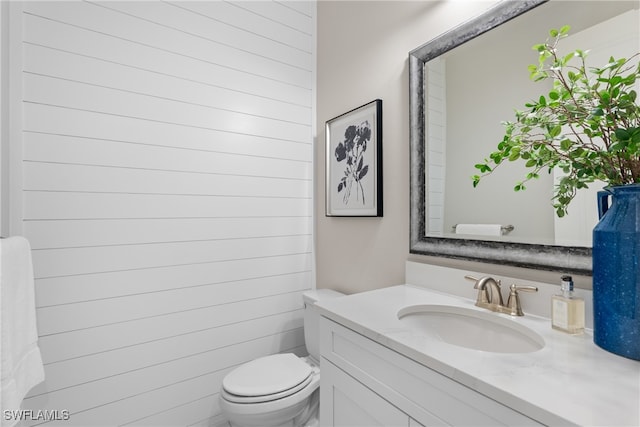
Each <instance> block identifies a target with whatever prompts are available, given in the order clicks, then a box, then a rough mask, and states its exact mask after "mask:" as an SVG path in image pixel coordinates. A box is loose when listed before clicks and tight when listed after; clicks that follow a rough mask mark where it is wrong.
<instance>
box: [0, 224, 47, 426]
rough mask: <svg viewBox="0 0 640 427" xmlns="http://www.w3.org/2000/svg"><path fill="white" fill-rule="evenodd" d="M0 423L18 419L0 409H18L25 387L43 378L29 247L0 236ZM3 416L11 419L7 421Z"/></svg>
mask: <svg viewBox="0 0 640 427" xmlns="http://www.w3.org/2000/svg"><path fill="white" fill-rule="evenodd" d="M0 314H1V316H0V323H1V324H2V327H1V332H2V337H0V353H1V354H2V365H0V373H1V375H0V381H1V385H2V389H1V393H2V394H1V395H0V396H2V397H1V401H0V403H1V405H0V406H1V407H2V410H3V413H2V414H0V416H1V420H2V421H0V423H1V424H2V426H3V427H5V426H13V425H14V424H15V423H16V422H17V421H18V420H16V419H13V418H14V417H5V412H4V411H7V410H9V411H12V410H18V409H20V405H21V404H22V399H23V398H24V396H25V395H26V394H27V393H28V392H29V390H30V389H31V388H32V387H33V386H35V385H36V384H38V383H40V382H42V381H43V380H44V367H43V365H42V357H41V355H40V348H39V347H38V331H37V327H36V306H35V289H34V281H33V262H32V261H31V247H30V246H29V242H28V241H27V239H25V238H24V237H17V236H16V237H9V238H7V239H0ZM5 418H11V419H9V420H7V419H5Z"/></svg>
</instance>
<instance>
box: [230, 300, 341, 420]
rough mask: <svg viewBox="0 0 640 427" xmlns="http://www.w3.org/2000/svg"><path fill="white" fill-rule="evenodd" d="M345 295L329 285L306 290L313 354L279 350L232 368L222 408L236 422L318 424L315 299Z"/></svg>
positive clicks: (309, 346) (307, 331)
mask: <svg viewBox="0 0 640 427" xmlns="http://www.w3.org/2000/svg"><path fill="white" fill-rule="evenodd" d="M342 295H343V294H341V293H339V292H336V291H332V290H329V289H320V290H317V291H309V292H305V294H304V302H305V313H304V328H305V341H306V345H307V349H308V350H309V353H310V355H309V356H308V357H298V356H296V355H295V354H293V353H283V354H273V355H270V356H265V357H261V358H258V359H255V360H252V361H251V362H248V363H245V364H243V365H241V366H239V367H238V368H236V369H234V370H233V371H231V372H230V373H229V374H227V376H226V377H225V378H224V379H223V381H222V388H221V391H220V409H221V411H222V413H223V415H224V416H226V418H227V419H228V420H229V422H230V423H231V425H232V426H233V427H316V426H318V407H319V386H320V367H319V363H318V362H317V360H318V359H319V357H320V355H319V354H318V353H319V350H318V342H317V341H318V340H319V337H318V327H319V325H318V323H319V314H318V313H317V311H316V310H315V307H314V306H313V303H314V302H316V301H317V300H318V299H321V298H334V297H337V296H342Z"/></svg>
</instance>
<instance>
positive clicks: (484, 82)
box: [409, 0, 640, 275]
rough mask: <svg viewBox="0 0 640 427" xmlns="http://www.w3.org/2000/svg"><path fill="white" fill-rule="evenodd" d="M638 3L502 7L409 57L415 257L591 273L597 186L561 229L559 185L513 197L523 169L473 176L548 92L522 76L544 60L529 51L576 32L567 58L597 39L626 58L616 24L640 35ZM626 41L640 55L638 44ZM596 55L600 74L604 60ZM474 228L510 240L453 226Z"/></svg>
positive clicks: (538, 184) (532, 2)
mask: <svg viewBox="0 0 640 427" xmlns="http://www.w3.org/2000/svg"><path fill="white" fill-rule="evenodd" d="M639 3H640V2H638V1H582V0H572V1H566V0H564V1H562V0H551V1H548V0H521V1H513V0H505V1H502V2H500V3H497V4H496V5H495V6H494V7H493V8H491V9H489V10H488V11H487V12H485V13H483V14H482V15H480V16H478V17H476V18H474V19H472V20H471V21H468V22H466V23H464V24H462V25H460V26H458V27H456V28H454V29H452V30H451V31H449V32H447V33H444V34H443V35H441V36H439V37H437V38H436V39H434V40H432V41H430V42H428V43H426V44H424V45H422V46H420V47H418V48H416V49H414V50H413V51H411V52H410V53H409V67H410V68H409V80H410V126H411V127H410V133H411V213H410V215H411V236H410V244H411V248H410V251H411V253H415V254H424V255H434V256H444V257H452V258H463V259H471V260H477V261H486V262H492V263H501V264H510V265H516V266H521V267H529V268H537V269H546V270H558V271H566V272H574V273H580V274H587V275H589V274H591V247H590V246H591V242H590V238H591V230H592V228H593V225H595V222H596V221H597V209H596V206H595V195H594V194H593V193H594V192H595V191H597V190H598V189H600V188H601V186H597V185H592V186H591V187H592V188H591V189H590V191H591V193H589V192H588V191H585V192H583V193H581V194H579V198H578V199H576V200H575V201H574V203H572V205H571V206H570V207H569V215H568V216H567V217H565V218H563V219H561V220H560V219H558V218H556V217H555V213H554V209H553V207H552V204H551V197H552V194H553V179H554V177H553V175H549V176H541V178H540V179H539V180H536V181H533V182H530V183H529V184H528V185H527V190H525V191H521V192H517V193H516V192H514V191H513V186H514V185H515V183H516V181H517V180H520V179H522V177H523V176H524V173H523V171H524V167H523V166H522V165H517V164H516V163H513V164H507V165H506V166H508V168H512V170H511V171H509V172H505V175H499V174H498V173H497V172H496V173H495V174H494V175H492V176H489V177H486V178H485V179H483V181H482V182H481V183H480V185H479V187H478V188H476V189H473V187H472V185H471V178H470V177H471V175H473V174H475V173H477V171H476V170H475V169H474V167H473V165H474V164H475V163H479V162H481V161H482V160H483V159H484V158H485V157H487V156H488V155H489V153H490V152H491V151H493V150H494V149H495V147H496V145H497V143H498V142H499V141H500V140H501V139H502V135H503V127H502V125H501V121H503V120H512V119H513V117H514V115H513V110H514V109H523V108H524V107H523V106H524V103H525V102H527V101H529V100H530V99H532V97H537V95H539V94H540V93H543V92H544V91H545V90H546V89H545V88H544V87H541V86H540V83H533V82H531V81H530V80H529V74H528V71H527V68H526V67H527V65H528V64H532V63H535V62H536V61H537V59H536V53H535V52H534V51H533V50H531V49H530V48H531V46H533V45H534V44H536V43H540V42H542V41H544V39H545V38H546V36H547V34H548V30H549V29H551V28H560V27H561V26H563V25H570V26H571V27H572V30H571V32H570V34H571V36H570V37H569V38H568V39H566V40H567V41H565V40H563V42H562V43H564V44H563V45H561V46H560V48H561V49H567V50H568V51H570V50H573V49H577V48H580V49H591V43H592V41H593V40H598V42H597V43H600V44H602V46H600V48H601V49H602V50H603V51H604V52H606V53H607V54H608V55H614V56H616V57H621V56H628V54H627V53H626V52H628V51H625V52H622V53H621V52H619V51H616V50H615V47H616V46H618V45H620V44H621V43H619V41H618V40H615V37H621V36H619V35H617V34H614V35H611V34H610V33H613V31H608V28H614V29H615V31H618V30H617V29H618V28H621V27H625V25H624V24H620V22H619V21H612V20H613V19H627V20H628V19H632V20H633V21H631V22H632V23H631V25H629V27H635V28H636V29H637V28H638V27H639V25H638V10H637V9H638V4H639ZM621 17H624V18H621ZM603 21H604V22H603ZM612 22H613V23H612ZM624 22H629V21H624ZM635 31H637V30H635ZM599 32H600V33H599ZM601 32H606V33H607V36H606V37H604V36H602V35H601ZM574 34H575V36H574ZM627 36H628V38H630V40H632V41H631V43H632V44H635V45H634V46H631V48H632V49H635V51H634V52H638V51H639V50H640V49H638V46H637V44H638V36H637V33H635V34H632V35H630V36H629V35H627ZM607 37H613V38H614V40H611V41H607V40H608V39H607ZM569 39H572V40H569ZM601 40H604V41H601ZM597 43H596V44H597ZM585 44H588V45H589V46H585ZM590 55H591V54H590ZM593 55H595V56H594V57H593V61H594V64H597V65H601V64H599V62H601V61H606V60H607V59H608V55H607V56H606V59H601V58H599V57H598V56H597V54H596V53H594V54H593ZM520 57H522V59H520ZM590 59H591V58H590ZM492 76H493V77H496V78H497V80H490V77H492ZM474 79H480V80H476V81H474ZM544 84H546V82H545V83H544ZM549 84H550V83H549ZM438 97H440V98H441V99H442V101H438ZM438 109H439V110H438ZM443 117H444V118H443ZM438 147H440V148H438ZM508 168H507V167H505V168H503V167H501V169H508ZM518 168H519V169H518ZM500 173H503V171H500ZM518 209H520V210H518ZM467 223H468V224H472V225H475V226H477V225H478V224H498V225H502V226H504V229H506V230H507V231H506V232H503V233H498V235H495V236H494V235H491V236H485V235H482V234H478V235H475V234H456V232H455V228H454V226H455V225H456V224H467ZM509 226H511V228H512V231H511V232H508V230H509V228H508V227H509ZM459 228H461V227H459ZM490 231H492V230H490Z"/></svg>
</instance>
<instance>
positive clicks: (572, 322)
mask: <svg viewBox="0 0 640 427" xmlns="http://www.w3.org/2000/svg"><path fill="white" fill-rule="evenodd" d="M561 280H562V283H561V286H560V292H561V293H560V295H554V296H552V297H551V326H552V327H553V329H557V330H559V331H563V332H567V333H569V334H581V333H583V332H584V299H582V298H578V297H575V296H574V295H573V279H572V278H571V276H567V275H565V276H562V278H561Z"/></svg>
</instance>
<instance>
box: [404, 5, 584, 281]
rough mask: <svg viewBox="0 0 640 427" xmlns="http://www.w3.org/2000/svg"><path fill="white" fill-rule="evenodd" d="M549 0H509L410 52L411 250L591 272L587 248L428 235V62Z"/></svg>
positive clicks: (544, 267) (565, 270) (454, 256)
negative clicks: (426, 70) (426, 118)
mask: <svg viewBox="0 0 640 427" xmlns="http://www.w3.org/2000/svg"><path fill="white" fill-rule="evenodd" d="M547 1H548V0H505V1H503V2H500V3H498V4H497V5H496V6H494V7H493V8H491V9H489V10H488V11H487V12H485V13H483V14H481V15H479V16H478V17H476V18H474V19H472V20H470V21H467V22H465V23H463V24H462V25H460V26H458V27H455V28H453V29H452V30H450V31H448V32H446V33H444V34H442V35H441V36H439V37H437V38H435V39H433V40H432V41H430V42H428V43H426V44H424V45H422V46H420V47H418V48H416V49H414V50H412V51H411V52H409V102H410V108H409V110H410V112H409V122H410V149H411V155H410V163H411V165H410V167H411V188H410V193H411V210H410V253H412V254H419V255H431V256H438V257H447V258H460V259H467V260H474V261H481V262H489V263H494V264H508V265H514V266H518V267H525V268H534V269H539V270H554V271H562V272H571V273H577V274H583V275H591V248H587V247H566V246H553V245H536V244H527V243H511V242H496V241H486V240H469V239H458V238H446V237H427V236H426V223H425V209H426V207H425V200H426V197H425V196H426V194H425V191H426V185H425V172H426V168H425V165H426V162H425V160H426V159H425V136H426V127H425V118H424V99H425V98H424V97H425V87H424V65H425V63H426V62H427V61H429V60H431V59H433V58H436V57H438V56H440V55H442V54H443V53H445V52H447V51H449V50H451V49H453V48H455V47H456V46H458V45H461V44H462V43H465V42H467V41H469V40H471V39H473V38H475V37H477V36H479V35H481V34H483V33H485V32H487V31H490V30H491V29H493V28H495V27H497V26H499V25H501V24H503V23H505V22H507V21H509V20H511V19H513V18H515V17H517V16H519V15H521V14H523V13H525V12H527V11H528V10H531V9H533V8H535V7H537V6H540V5H541V4H543V3H546V2H547Z"/></svg>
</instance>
